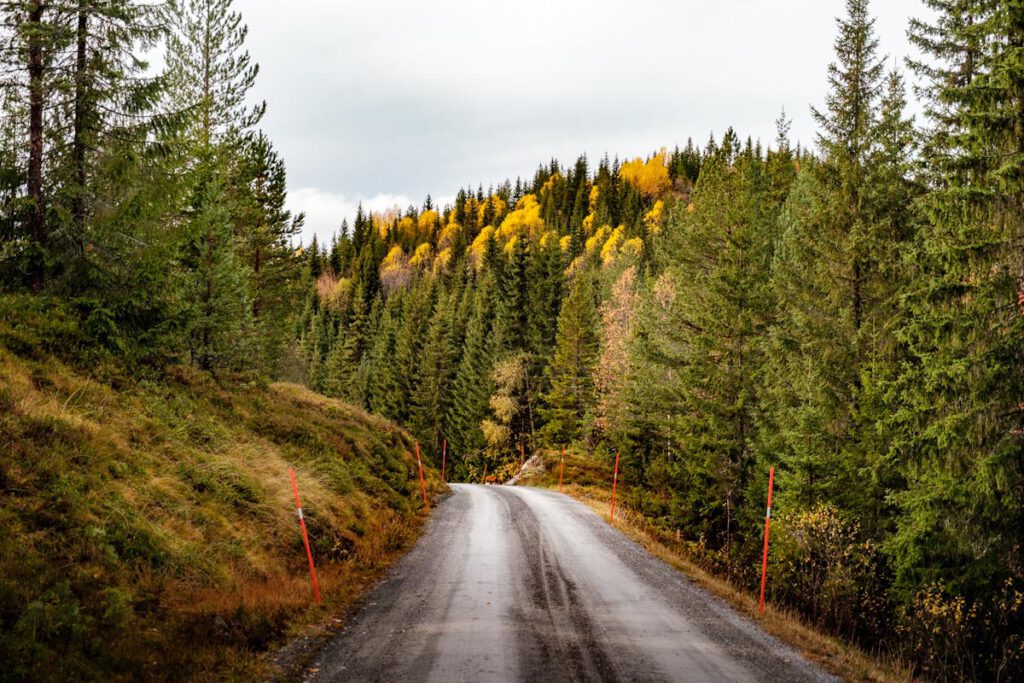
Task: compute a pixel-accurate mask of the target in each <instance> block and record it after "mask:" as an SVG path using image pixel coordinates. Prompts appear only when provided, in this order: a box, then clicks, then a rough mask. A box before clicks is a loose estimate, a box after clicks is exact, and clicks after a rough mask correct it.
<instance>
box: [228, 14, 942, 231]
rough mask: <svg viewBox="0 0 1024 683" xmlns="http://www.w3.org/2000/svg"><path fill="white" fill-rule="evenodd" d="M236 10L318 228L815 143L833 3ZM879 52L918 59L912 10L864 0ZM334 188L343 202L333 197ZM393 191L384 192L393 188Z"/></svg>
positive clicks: (271, 126)
mask: <svg viewBox="0 0 1024 683" xmlns="http://www.w3.org/2000/svg"><path fill="white" fill-rule="evenodd" d="M286 4H287V11H282V9H281V8H282V7H283V6H284V4H282V3H281V2H280V0H236V2H235V8H236V9H238V10H239V11H240V12H241V13H242V15H243V19H244V21H245V22H246V23H247V24H248V25H249V28H250V33H249V36H248V41H247V43H246V47H247V49H248V50H249V51H250V52H251V54H252V57H253V59H254V60H256V61H258V62H259V63H260V66H261V70H260V75H259V78H258V79H257V81H256V85H255V87H254V89H253V91H252V93H251V95H252V97H253V98H254V99H258V100H261V99H265V100H266V101H267V105H268V113H267V117H266V118H265V119H264V121H263V123H262V126H263V128H264V129H265V131H266V132H267V134H268V135H269V136H270V138H271V139H272V140H273V141H274V144H275V146H276V147H277V149H278V151H279V152H280V153H281V155H282V156H283V157H284V159H285V161H286V163H287V165H288V177H289V179H290V182H291V184H292V186H293V187H297V188H302V189H299V190H296V191H295V192H296V193H297V195H301V196H296V197H293V199H292V204H293V206H295V207H296V208H304V209H306V210H307V211H308V212H309V222H310V226H311V230H310V231H309V233H308V236H307V238H306V239H307V240H308V238H309V236H311V235H312V234H313V231H315V232H316V233H317V234H318V235H321V236H324V235H329V234H330V232H331V231H333V230H334V229H335V228H336V227H337V226H338V225H339V224H340V222H341V219H342V217H345V216H348V217H349V218H350V219H351V216H352V215H354V211H355V205H356V204H357V203H358V200H359V199H360V198H363V199H364V201H365V202H370V201H377V202H384V203H387V202H395V201H397V202H399V204H400V205H401V206H403V207H405V206H408V204H409V203H410V202H409V199H412V201H413V203H416V204H419V202H421V201H422V200H423V197H424V196H425V195H426V193H427V192H429V191H438V190H440V191H441V192H444V193H446V194H451V193H454V192H457V191H458V189H459V187H476V186H477V184H478V183H482V184H483V185H484V187H485V188H486V187H487V186H488V185H489V184H491V183H498V182H501V181H502V180H504V179H505V178H508V177H511V178H513V179H514V178H515V177H516V176H517V175H521V176H524V177H528V176H532V174H533V171H534V170H535V169H536V168H537V165H538V164H540V163H544V162H546V161H548V160H550V159H551V158H552V157H557V158H559V159H561V160H562V161H563V162H565V163H572V162H573V161H574V160H575V158H576V156H577V155H578V154H580V153H587V154H588V156H589V157H590V158H591V159H592V160H596V159H598V158H600V157H601V156H603V154H604V153H605V152H607V153H608V154H609V155H611V156H616V155H618V156H619V157H621V158H625V157H631V156H635V155H643V154H647V153H650V152H652V151H654V150H656V149H658V148H660V147H662V146H669V147H671V146H672V145H674V144H676V143H679V144H685V143H686V139H687V137H689V136H693V137H694V139H695V142H696V143H697V144H698V145H703V144H704V142H706V140H707V137H708V134H709V133H711V132H712V131H714V133H715V136H716V138H717V139H721V136H722V133H723V132H724V131H725V129H726V127H728V126H734V127H735V129H736V131H737V132H738V133H739V134H740V135H741V136H744V137H746V136H747V135H752V136H754V137H755V138H760V140H761V141H762V142H765V143H769V142H770V141H771V140H773V139H774V137H775V127H774V122H775V119H776V118H777V117H778V115H779V112H780V110H781V109H782V108H783V107H785V109H786V112H787V113H788V114H789V116H791V117H792V119H793V127H792V131H791V134H792V136H793V138H794V141H796V140H799V141H802V142H803V143H804V144H805V145H808V144H812V143H813V142H814V132H815V124H814V121H813V118H812V117H811V114H810V109H809V105H812V104H813V105H818V106H821V104H822V103H823V101H824V98H825V94H826V89H827V66H828V63H829V61H831V60H832V59H834V53H833V45H832V43H833V41H834V38H835V34H836V25H835V17H836V16H839V15H841V14H843V13H844V11H845V0H777V1H776V2H765V1H764V0H721V1H719V2H710V3H709V2H700V1H698V0H632V1H631V2H622V0H559V2H551V1H550V0H518V1H517V2H516V3H515V11H514V12H511V13H510V12H509V5H508V3H500V2H495V1H494V0H302V1H301V2H293V3H286ZM871 11H872V13H873V14H875V15H877V17H878V23H877V25H876V28H877V30H878V37H879V40H880V49H881V51H882V53H885V54H888V55H890V57H891V60H890V61H888V62H887V66H890V65H892V66H901V64H902V62H901V58H902V57H903V56H905V55H908V54H913V53H914V49H913V47H912V46H911V45H910V44H909V42H908V40H907V37H906V35H905V32H906V28H907V19H908V17H910V16H921V15H927V13H928V12H927V9H926V8H925V7H924V6H923V5H922V2H921V0H885V1H884V2H882V1H881V0H876V1H875V2H874V3H872V6H871ZM335 192H344V194H340V195H339V194H335ZM389 193H390V194H389Z"/></svg>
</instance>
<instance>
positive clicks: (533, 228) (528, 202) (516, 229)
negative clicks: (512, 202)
mask: <svg viewBox="0 0 1024 683" xmlns="http://www.w3.org/2000/svg"><path fill="white" fill-rule="evenodd" d="M543 230H544V219H543V218H541V217H540V204H538V203H537V197H536V195H532V194H527V195H523V197H522V199H520V200H519V201H518V202H517V203H516V208H515V210H514V211H511V212H510V213H509V214H508V215H507V216H505V220H503V221H502V222H501V227H500V228H498V237H499V238H500V239H501V240H502V241H507V240H508V239H509V238H510V237H515V236H517V235H527V236H531V237H532V236H533V235H535V234H539V233H540V232H541V231H543Z"/></svg>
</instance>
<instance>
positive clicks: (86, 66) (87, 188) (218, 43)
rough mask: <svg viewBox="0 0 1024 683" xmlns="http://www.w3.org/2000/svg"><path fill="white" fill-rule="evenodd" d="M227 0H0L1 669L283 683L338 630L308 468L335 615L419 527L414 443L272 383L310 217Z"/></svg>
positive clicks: (18, 673) (286, 352)
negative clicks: (283, 650)
mask: <svg viewBox="0 0 1024 683" xmlns="http://www.w3.org/2000/svg"><path fill="white" fill-rule="evenodd" d="M231 4H232V3H231V1H230V0H181V1H180V2H177V1H176V2H170V3H159V4H158V3H149V2H139V1H136V0H90V2H78V1H71V0H66V1H65V0H54V1H48V0H38V1H35V2H5V3H2V4H0V64H2V68H0V74H2V75H0V86H2V90H0V134H2V135H0V291H2V292H3V294H2V295H0V662H2V666H0V680H28V681H48V680H53V681H68V680H101V681H110V680H142V679H145V680H225V679H228V678H232V677H234V678H237V679H241V680H250V679H253V678H258V677H261V676H266V675H268V674H269V673H270V669H269V668H268V666H267V664H268V658H267V657H266V652H267V650H268V649H270V648H272V647H275V646H278V645H280V644H282V643H283V642H284V641H285V640H286V639H287V637H288V636H289V635H293V633H294V630H293V629H294V628H295V626H296V624H297V623H300V624H301V622H302V621H303V620H305V621H307V622H308V621H315V620H318V619H323V618H324V615H323V613H319V612H318V613H316V614H314V613H313V611H310V610H309V607H310V605H311V604H312V594H311V591H310V586H309V578H308V565H307V561H306V555H305V549H304V547H303V541H302V536H301V534H300V531H299V527H298V524H297V523H296V520H295V516H294V515H295V507H294V506H295V502H294V500H293V498H292V492H291V488H290V484H289V474H288V471H289V469H290V468H294V470H295V471H296V473H297V477H298V480H299V486H300V487H301V489H302V495H303V502H304V503H305V508H306V514H307V521H308V526H309V533H310V537H311V542H312V545H313V552H314V554H315V557H316V560H317V562H318V563H319V567H320V571H321V574H320V580H321V587H322V588H323V593H324V598H325V605H326V606H328V607H329V608H331V609H332V610H336V609H338V608H339V606H340V605H342V604H345V603H347V602H349V601H351V600H352V599H353V598H354V597H356V596H357V594H358V593H359V591H361V590H363V589H364V588H365V587H366V586H367V585H368V584H370V583H372V582H373V581H374V580H376V579H377V578H378V577H379V575H380V574H381V573H382V572H383V569H384V568H385V567H386V565H387V564H388V563H389V562H390V561H391V560H392V559H393V558H394V557H395V555H396V554H397V553H398V552H399V551H400V550H402V549H403V548H404V547H405V546H407V545H408V543H409V542H410V541H411V540H412V538H413V537H414V536H415V529H416V528H417V525H418V520H419V519H420V518H421V517H420V515H419V513H420V512H421V511H422V507H421V506H422V503H421V502H420V501H419V498H418V497H414V496H413V495H412V494H416V496H419V495H420V489H419V483H418V481H417V476H416V471H415V470H414V469H410V468H411V467H414V466H415V462H416V461H415V458H414V455H413V453H414V448H413V442H412V440H411V438H410V437H409V435H408V434H407V433H406V432H404V431H402V430H400V429H399V428H398V427H396V426H395V425H393V424H391V423H388V422H387V421H386V420H383V419H380V418H377V417H372V416H369V415H367V414H366V413H365V412H364V411H362V410H360V409H358V408H355V407H352V406H349V405H345V404H342V403H340V402H338V401H333V400H329V399H325V398H324V397H323V396H318V395H316V394H314V393H312V392H310V391H308V390H307V389H305V388H303V387H299V386H294V385H288V384H278V383H274V382H272V381H271V380H273V379H275V378H277V377H282V376H285V375H287V374H288V372H287V368H288V367H289V360H288V359H289V358H290V357H291V356H292V355H293V353H292V351H291V349H292V347H293V338H294V329H295V327H294V326H295V315H294V314H293V311H294V310H295V308H296V305H297V303H298V302H301V301H302V297H301V294H302V291H301V289H300V288H299V285H300V283H301V275H302V268H303V267H304V263H303V261H302V260H301V259H299V258H298V257H297V256H296V247H297V244H293V243H292V242H293V240H295V241H296V242H297V239H296V235H297V232H298V230H299V228H300V227H301V217H299V216H291V215H289V213H288V211H287V210H286V209H285V196H286V195H285V186H286V174H285V169H284V164H283V162H282V160H281V158H280V157H279V156H278V154H277V153H276V152H275V150H274V147H273V145H272V144H271V142H270V140H269V139H268V138H267V136H266V135H264V134H263V133H262V132H260V130H259V128H258V124H259V122H260V118H261V116H262V115H263V111H264V106H263V105H262V104H259V105H256V106H253V105H251V104H246V102H247V98H248V97H249V90H250V87H251V86H252V84H253V83H254V80H255V78H256V76H257V67H256V65H255V63H254V62H252V61H251V60H250V58H249V55H248V53H247V52H246V51H245V47H244V42H245V38H246V28H245V25H244V24H243V23H242V21H241V17H240V15H239V14H238V13H237V12H234V11H233V10H232V9H231ZM146 55H155V57H156V59H157V61H159V62H160V63H162V64H163V67H161V68H160V69H156V68H153V67H151V66H150V65H149V64H147V63H146V62H145V61H144V60H143V58H144V56H146ZM161 57H162V58H161ZM294 374H295V373H294V372H293V373H292V375H294ZM428 478H429V480H430V483H431V485H433V484H434V482H435V479H434V476H433V474H431V473H428Z"/></svg>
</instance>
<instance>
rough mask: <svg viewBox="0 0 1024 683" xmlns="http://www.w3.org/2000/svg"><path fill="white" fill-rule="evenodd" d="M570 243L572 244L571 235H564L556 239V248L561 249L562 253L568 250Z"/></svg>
mask: <svg viewBox="0 0 1024 683" xmlns="http://www.w3.org/2000/svg"><path fill="white" fill-rule="evenodd" d="M570 245H572V235H565V236H564V237H562V239H560V240H558V248H559V249H561V250H562V253H563V254H564V253H566V252H567V251H569V247H570Z"/></svg>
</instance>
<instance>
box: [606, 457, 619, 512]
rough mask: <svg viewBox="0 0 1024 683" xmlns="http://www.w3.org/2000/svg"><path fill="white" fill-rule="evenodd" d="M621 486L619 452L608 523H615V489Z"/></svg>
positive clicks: (616, 459) (613, 479)
mask: <svg viewBox="0 0 1024 683" xmlns="http://www.w3.org/2000/svg"><path fill="white" fill-rule="evenodd" d="M618 486H619V452H618V451H615V474H614V475H613V476H612V509H611V512H609V513H608V521H609V522H611V523H612V524H614V523H615V489H617V488H618Z"/></svg>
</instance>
